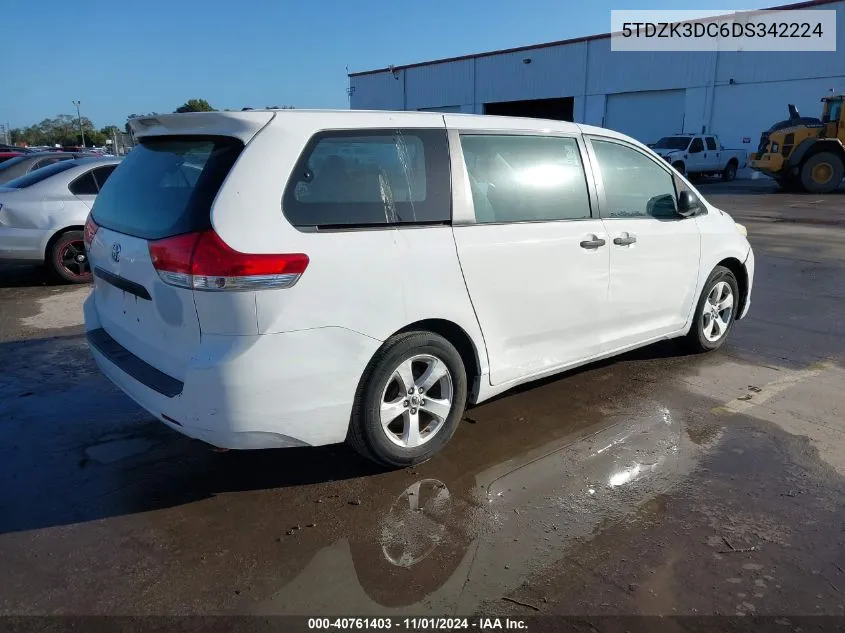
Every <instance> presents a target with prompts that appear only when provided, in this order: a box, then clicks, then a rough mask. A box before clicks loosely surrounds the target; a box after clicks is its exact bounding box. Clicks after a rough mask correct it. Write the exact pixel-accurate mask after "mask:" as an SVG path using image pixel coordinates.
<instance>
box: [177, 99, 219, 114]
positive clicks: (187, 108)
mask: <svg viewBox="0 0 845 633" xmlns="http://www.w3.org/2000/svg"><path fill="white" fill-rule="evenodd" d="M175 111H176V112H178V113H181V112H216V110H215V109H214V108H212V107H211V104H209V103H208V101H206V100H205V99H188V100H187V101H186V102H185V103H183V104H182V105H180V106H179V107H178V108H176V110H175Z"/></svg>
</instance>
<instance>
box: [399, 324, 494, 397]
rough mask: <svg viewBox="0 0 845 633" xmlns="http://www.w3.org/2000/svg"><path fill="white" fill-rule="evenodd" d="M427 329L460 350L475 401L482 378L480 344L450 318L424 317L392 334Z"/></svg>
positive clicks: (470, 392)
mask: <svg viewBox="0 0 845 633" xmlns="http://www.w3.org/2000/svg"><path fill="white" fill-rule="evenodd" d="M421 330H425V331H428V332H433V333H434V334H438V335H440V336H442V337H443V338H445V339H446V340H447V341H449V342H450V343H451V344H452V345H454V346H455V349H456V350H458V354H460V355H461V360H463V362H464V367H465V368H466V371H467V382H468V384H469V386H470V390H469V394H468V399H469V402H471V403H475V400H476V398H477V397H478V388H479V381H480V380H481V367H482V364H481V358H480V356H479V350H478V346H477V345H476V344H475V341H473V340H472V337H471V336H470V335H469V334H468V333H467V331H466V330H465V329H464V328H462V327H461V326H460V325H458V324H457V323H455V322H454V321H449V320H448V319H422V320H420V321H415V322H414V323H410V324H408V325H406V326H405V327H403V328H402V329H400V330H397V331H396V332H394V333H393V334H392V335H391V336H395V335H397V334H404V333H405V332H418V331H421Z"/></svg>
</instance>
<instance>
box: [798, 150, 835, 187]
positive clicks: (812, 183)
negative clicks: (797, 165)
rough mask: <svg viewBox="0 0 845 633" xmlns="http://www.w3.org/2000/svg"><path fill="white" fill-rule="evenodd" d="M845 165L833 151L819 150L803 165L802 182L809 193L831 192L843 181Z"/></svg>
mask: <svg viewBox="0 0 845 633" xmlns="http://www.w3.org/2000/svg"><path fill="white" fill-rule="evenodd" d="M843 172H845V166H843V164H842V159H841V158H840V157H839V156H837V155H836V154H834V153H832V152H819V153H818V154H813V155H812V156H810V158H808V159H807V160H806V161H804V164H803V165H802V166H801V184H802V185H804V189H806V190H807V191H808V192H809V193H830V192H831V191H833V190H834V189H836V188H837V187H839V183H840V182H842V176H843Z"/></svg>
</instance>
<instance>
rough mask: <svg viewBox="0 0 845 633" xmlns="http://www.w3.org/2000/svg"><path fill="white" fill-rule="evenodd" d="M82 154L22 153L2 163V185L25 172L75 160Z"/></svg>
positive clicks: (0, 181)
mask: <svg viewBox="0 0 845 633" xmlns="http://www.w3.org/2000/svg"><path fill="white" fill-rule="evenodd" d="M80 157H81V154H72V153H70V152H36V153H31V154H21V155H20V156H16V157H15V158H12V159H11V160H7V161H6V162H5V163H2V164H0V186H2V185H3V183H6V182H9V181H10V180H14V179H15V178H20V177H21V176H23V175H24V174H28V173H29V172H31V171H35V170H36V169H39V168H41V167H46V166H47V165H52V164H53V163H58V162H60V161H63V160H73V159H74V158H80Z"/></svg>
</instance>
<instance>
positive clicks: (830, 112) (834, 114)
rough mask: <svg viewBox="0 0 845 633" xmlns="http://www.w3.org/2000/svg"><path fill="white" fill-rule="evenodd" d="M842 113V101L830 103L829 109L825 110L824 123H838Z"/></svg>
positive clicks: (828, 103) (828, 104)
mask: <svg viewBox="0 0 845 633" xmlns="http://www.w3.org/2000/svg"><path fill="white" fill-rule="evenodd" d="M841 112H842V101H828V102H827V107H826V108H825V113H824V119H822V121H823V122H824V123H830V122H831V121H838V120H839V114H840V113H841Z"/></svg>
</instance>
